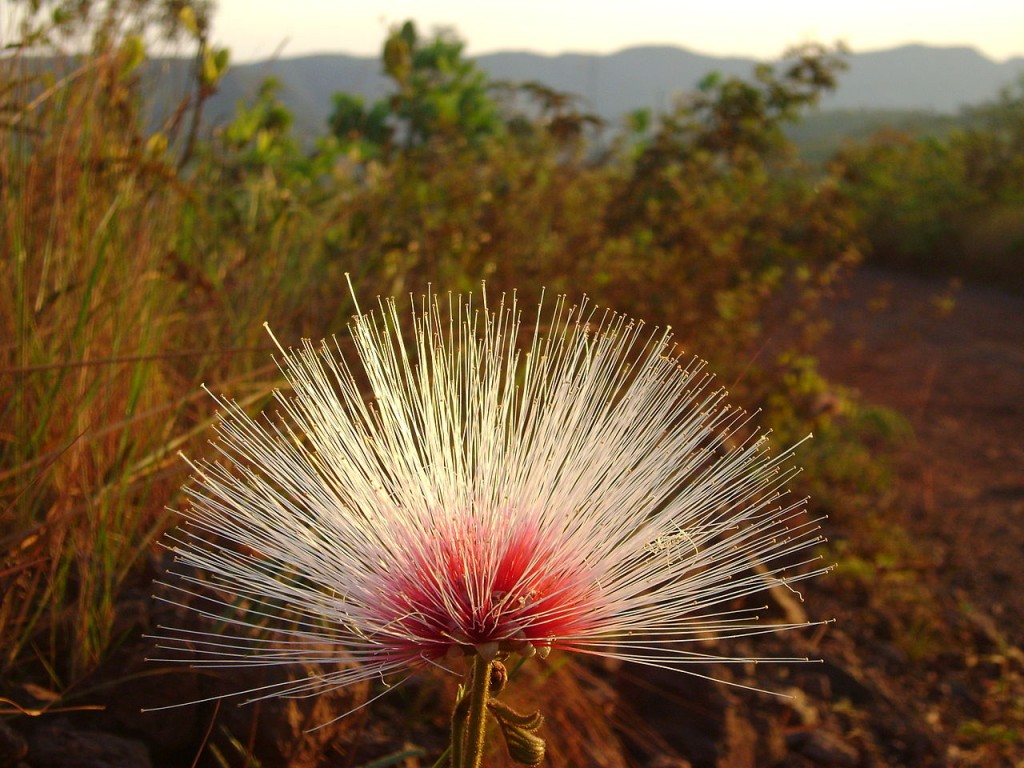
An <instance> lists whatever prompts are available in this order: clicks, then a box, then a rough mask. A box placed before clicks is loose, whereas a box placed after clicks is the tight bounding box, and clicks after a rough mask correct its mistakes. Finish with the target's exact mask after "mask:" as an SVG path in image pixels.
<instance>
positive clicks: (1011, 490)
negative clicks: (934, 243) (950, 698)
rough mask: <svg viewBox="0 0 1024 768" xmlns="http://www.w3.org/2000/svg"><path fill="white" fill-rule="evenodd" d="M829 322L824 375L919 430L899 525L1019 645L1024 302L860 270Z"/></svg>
mask: <svg viewBox="0 0 1024 768" xmlns="http://www.w3.org/2000/svg"><path fill="white" fill-rule="evenodd" d="M950 299H952V301H950ZM827 311H828V313H829V315H830V316H831V320H832V322H833V325H834V331H833V333H832V334H831V336H830V337H829V338H828V340H827V343H825V344H823V345H822V347H821V349H820V352H819V355H820V360H821V365H822V369H823V371H824V373H825V374H826V375H827V376H828V377H829V378H830V379H832V380H833V381H836V382H838V383H841V384H844V385H848V386H850V387H853V388H855V389H857V390H859V391H860V392H861V394H862V395H863V397H864V398H865V399H866V400H868V401H870V402H873V403H877V404H879V405H883V406H886V407H889V408H892V409H895V410H897V411H899V412H901V413H902V414H904V415H905V416H906V417H907V418H908V419H909V421H910V423H911V425H912V426H913V429H914V434H915V439H914V440H913V441H911V442H910V443H909V444H908V445H906V446H905V447H904V448H903V449H901V451H900V454H899V456H898V477H899V488H898V489H897V491H898V493H899V497H900V503H899V504H897V505H894V507H895V508H896V511H897V514H899V515H900V516H901V517H902V519H901V520H898V521H897V522H899V523H901V524H902V525H903V526H904V527H905V528H906V529H907V530H908V531H909V532H910V533H911V534H912V536H913V537H914V538H915V539H916V543H917V545H918V546H920V547H922V548H926V549H927V550H930V554H929V559H930V560H931V561H932V562H933V563H934V564H935V565H936V566H937V569H938V572H937V573H935V574H933V575H934V577H935V578H936V579H937V580H938V582H939V585H940V587H941V588H943V589H946V590H949V592H950V593H951V596H953V597H955V599H956V600H957V603H958V604H960V606H961V608H962V609H965V610H969V611H971V612H972V614H973V615H975V616H976V617H977V619H978V620H981V621H987V620H988V619H991V625H992V626H991V627H990V629H989V632H994V633H997V634H998V635H1001V636H1002V637H1003V638H1004V639H1005V640H1006V641H1008V642H1009V644H1011V645H1014V646H1017V647H1020V646H1022V645H1024V618H1022V617H1024V297H1021V296H1014V295H1010V294H1007V293H1003V292H1001V291H999V290H997V289H994V288H986V287H978V286H962V287H960V286H957V285H955V284H953V285H951V284H950V283H949V282H943V281H940V280H926V279H922V278H918V277H911V276H906V275H894V274H889V273H883V272H879V271H874V270H870V269H865V270H862V271H861V272H860V273H859V274H858V275H856V276H855V277H854V278H853V280H852V281H851V283H850V286H849V290H848V292H847V296H846V298H845V299H844V300H843V301H840V302H837V303H835V304H833V305H832V306H831V307H830V308H829V309H828V310H827Z"/></svg>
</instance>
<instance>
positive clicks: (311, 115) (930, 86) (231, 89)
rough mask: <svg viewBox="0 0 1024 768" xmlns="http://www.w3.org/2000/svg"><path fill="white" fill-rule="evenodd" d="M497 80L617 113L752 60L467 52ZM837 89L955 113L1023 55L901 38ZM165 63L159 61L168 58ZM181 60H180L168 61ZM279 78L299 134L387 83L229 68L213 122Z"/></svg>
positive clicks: (858, 61) (866, 56) (673, 53)
mask: <svg viewBox="0 0 1024 768" xmlns="http://www.w3.org/2000/svg"><path fill="white" fill-rule="evenodd" d="M473 58H474V60H475V61H476V62H477V64H478V65H479V66H480V67H481V69H483V70H484V71H485V72H487V73H488V74H489V75H490V76H491V77H492V78H493V79H495V80H512V81H528V80H536V81H540V82H542V83H544V84H545V85H548V86H550V87H552V88H554V89H556V90H560V91H564V92H568V93H574V94H576V95H578V96H580V97H581V98H582V99H583V103H584V106H585V108H586V109H589V110H592V111H594V112H596V113H597V114H599V115H601V116H602V117H605V118H606V119H608V120H611V121H616V120H618V119H619V118H620V117H621V116H622V115H623V114H625V113H626V112H629V111H631V110H634V109H637V108H643V107H646V108H651V109H654V110H661V109H666V108H668V107H669V106H670V105H671V103H672V100H673V99H674V98H675V96H676V95H677V94H679V93H682V92H685V91H687V90H692V89H693V88H695V87H696V85H697V83H698V82H699V81H700V80H701V79H702V78H703V77H704V76H705V75H707V74H708V73H709V72H712V71H718V72H721V73H722V74H723V75H726V76H730V75H736V76H740V77H747V76H749V75H750V73H751V72H752V71H753V68H754V67H755V66H756V65H757V63H758V61H757V60H755V59H752V58H751V59H746V58H736V57H728V58H726V57H716V56H708V55H703V54H699V53H694V52H692V51H689V50H686V49H684V48H676V47H671V46H640V47H634V48H627V49H625V50H622V51H619V52H617V53H612V54H605V55H597V54H580V53H565V54H559V55H554V56H548V55H543V54H536V53H526V52H515V51H510V52H499V53H490V54H484V55H481V56H477V57H473ZM847 61H848V63H849V69H847V70H846V71H845V72H843V73H842V74H841V76H840V81H839V87H838V89H837V90H836V92H835V93H833V94H831V95H829V96H828V97H826V98H825V99H824V100H823V102H822V108H823V109H827V110H833V109H846V110H854V109H895V110H918V111H920V110H924V111H933V112H937V113H946V114H952V113H955V112H956V111H957V110H958V109H959V108H960V107H962V106H965V105H969V104H978V103H980V102H984V101H988V100H991V99H993V98H995V96H996V95H997V94H998V92H999V90H1000V89H1001V88H1004V87H1006V86H1008V85H1011V84H1012V83H1013V82H1014V81H1015V80H1017V79H1018V78H1019V77H1022V76H1024V57H1015V58H1013V59H1009V60H1007V61H1004V62H996V61H993V60H992V59H990V58H988V57H986V56H984V55H983V54H981V53H979V52H978V51H977V50H975V49H973V48H966V47H932V46H925V45H906V46H901V47H898V48H892V49H886V50H880V51H869V52H864V53H855V54H851V55H849V57H848V59H847ZM167 65H168V62H164V66H167ZM177 66H184V63H183V62H178V63H176V64H171V67H172V68H174V67H177ZM269 76H273V77H276V78H278V79H279V80H280V81H281V82H282V84H283V86H284V87H283V89H282V94H281V95H282V99H283V100H284V102H285V103H286V104H287V105H288V107H289V108H290V109H291V110H292V111H293V113H294V114H295V116H296V121H297V127H298V129H299V130H300V132H321V131H323V129H324V126H325V121H326V119H327V116H328V115H329V114H330V111H331V107H332V102H331V95H332V94H334V93H337V92H339V91H345V92H348V93H355V94H361V95H363V96H365V97H366V98H367V100H373V99H376V98H379V97H380V96H382V95H384V94H386V93H387V92H388V90H389V81H388V80H387V79H386V78H385V77H383V76H382V75H381V65H380V61H379V59H378V58H372V57H357V56H348V55H344V54H322V55H313V56H302V57H296V58H287V59H278V60H272V61H267V62H260V63H251V64H239V65H236V66H233V67H232V68H231V69H230V70H229V72H228V74H227V75H226V77H225V79H224V81H223V82H222V84H221V87H220V90H219V92H218V94H217V95H216V96H214V98H213V99H212V100H211V103H210V104H209V106H208V110H207V116H208V118H209V120H210V121H211V122H214V123H216V122H223V121H224V120H225V119H227V118H228V117H229V116H230V115H231V114H232V112H233V110H234V108H235V104H236V102H237V101H238V100H239V99H250V98H252V96H253V95H254V94H255V92H256V89H257V88H258V86H259V83H260V82H261V81H262V80H263V79H264V78H266V77H269Z"/></svg>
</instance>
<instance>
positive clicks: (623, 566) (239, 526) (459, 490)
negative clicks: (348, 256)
mask: <svg viewBox="0 0 1024 768" xmlns="http://www.w3.org/2000/svg"><path fill="white" fill-rule="evenodd" d="M410 305H411V306H410V310H411V311H410V314H411V318H412V320H411V325H410V327H409V328H408V333H406V332H403V323H402V319H401V315H402V314H403V313H401V312H400V311H399V309H398V307H397V304H396V302H395V301H394V300H387V301H381V302H380V304H379V308H378V312H377V313H375V314H363V313H362V312H360V313H359V314H358V315H357V316H356V317H355V319H354V321H353V323H352V325H351V327H350V332H351V336H352V342H353V345H354V349H355V355H354V357H353V356H352V355H351V354H350V355H345V354H343V353H342V345H341V344H340V343H338V342H337V341H331V342H327V341H325V342H322V343H321V344H320V345H319V346H314V345H313V344H312V343H310V342H305V343H304V344H303V346H302V348H301V349H299V350H295V351H287V352H286V351H284V350H283V349H282V357H281V359H280V361H279V366H280V368H281V371H282V372H283V374H284V376H285V377H286V379H287V381H288V383H289V384H290V386H291V390H292V392H291V394H285V393H282V392H277V393H276V398H277V407H278V408H279V409H280V412H279V413H277V414H274V415H268V416H263V417H260V418H255V419H254V418H250V417H249V416H248V415H246V413H245V412H243V410H242V408H240V407H239V406H238V405H237V404H235V403H234V402H231V401H229V400H223V399H218V404H219V406H220V408H221V409H222V413H221V418H220V421H219V424H218V426H217V427H216V429H217V433H218V435H219V439H218V440H217V441H215V443H214V444H215V446H216V448H217V450H218V451H219V457H218V458H217V459H216V460H214V461H199V462H196V463H194V464H193V465H192V467H193V469H194V479H193V483H192V485H191V487H190V488H189V489H188V494H189V496H190V497H191V503H190V505H189V506H188V508H187V509H185V510H184V511H183V512H182V514H183V515H184V517H185V519H186V524H185V526H184V527H183V528H182V529H181V530H179V531H178V532H177V533H176V534H175V537H174V539H173V540H172V542H171V543H170V546H171V548H172V549H173V551H174V554H175V559H176V562H177V564H178V565H177V567H176V571H177V576H178V579H179V580H180V582H181V583H179V584H178V586H177V589H179V590H181V591H182V592H184V593H187V594H189V595H190V597H189V598H188V599H187V600H186V601H185V602H187V603H188V604H189V605H190V606H192V607H193V608H194V609H195V610H198V611H200V612H201V613H203V614H204V615H206V616H207V617H208V618H212V619H215V620H216V621H218V622H220V626H221V627H225V626H226V627H227V629H228V630H230V629H231V628H232V627H234V628H236V629H238V630H240V631H239V632H238V633H237V637H235V638H234V639H232V638H231V637H228V636H225V635H222V634H216V635H215V634H212V633H211V634H205V633H201V632H196V631H194V630H192V631H186V630H167V629H164V630H163V632H164V633H165V635H164V636H163V637H162V638H161V639H162V643H163V644H164V645H165V646H169V647H172V648H178V649H185V650H187V651H188V655H189V656H190V657H191V659H190V660H191V662H192V663H193V664H198V665H210V666H246V665H304V664H307V663H311V662H315V663H317V664H319V665H320V668H321V669H323V670H324V671H323V672H322V673H319V674H316V675H314V676H313V677H310V678H306V679H301V680H298V681H292V682H287V683H282V684H280V685H278V686H270V687H268V688H264V689H257V690H255V691H249V692H247V693H248V694H249V695H250V696H251V697H253V698H263V697H266V696H273V695H303V694H307V693H311V692H314V691H318V690H325V689H329V688H332V687H340V686H345V685H348V684H350V683H353V682H356V681H360V680H366V679H372V678H379V679H385V680H388V681H391V682H399V681H401V680H402V679H404V677H405V676H407V675H408V674H409V673H411V672H413V671H415V670H416V669H417V668H423V667H428V666H442V667H443V666H445V664H446V663H448V660H449V659H451V658H452V657H461V656H469V657H472V658H474V659H477V660H481V659H482V660H483V661H484V662H485V663H490V662H491V661H492V660H493V659H496V658H497V659H499V660H500V659H502V658H505V657H507V656H508V655H510V654H513V653H515V654H520V655H523V656H532V655H534V654H539V655H541V656H546V655H547V654H548V653H549V652H550V651H552V650H557V651H571V652H574V653H579V654H586V655H591V656H601V657H608V658H612V659H619V660H623V661H628V662H636V663H639V664H647V665H652V666H656V667H664V668H670V669H677V670H680V671H684V672H690V673H693V674H700V672H699V669H700V667H701V666H702V665H707V664H709V663H719V662H723V661H730V660H731V661H751V659H750V658H747V657H744V658H742V659H729V658H726V657H721V656H717V655H712V654H709V653H708V651H707V640H708V639H709V638H718V639H723V640H725V639H729V638H737V637H743V636H748V635H755V634H760V633H764V632H772V631H776V630H780V629H789V628H793V627H794V626H802V625H798V624H777V623H774V624H772V623H762V622H761V621H760V620H759V619H758V615H757V614H758V611H760V610H763V608H764V606H763V605H762V606H757V607H743V605H742V604H738V603H742V601H739V600H738V599H739V598H746V597H748V596H750V595H753V594H755V593H759V592H763V591H765V590H767V589H769V588H772V587H773V586H777V585H780V584H781V585H785V586H786V587H789V585H790V584H791V583H793V582H795V581H798V580H800V579H803V578H807V577H808V576H812V575H815V574H817V573H821V572H822V571H823V570H825V569H824V568H822V567H821V566H820V565H814V564H812V563H813V562H814V560H815V559H816V558H814V557H812V556H811V555H810V554H808V553H806V550H807V549H808V548H810V547H812V546H813V545H814V544H816V543H818V542H820V541H821V539H820V536H819V535H818V533H817V524H816V523H815V522H813V521H809V520H807V519H806V514H805V511H804V509H803V507H804V502H803V500H792V499H790V497H789V495H788V492H787V483H788V482H789V481H790V480H791V479H792V477H793V475H794V474H795V472H796V470H795V469H794V468H792V467H791V466H790V464H789V461H790V458H791V452H790V451H784V452H782V453H781V454H779V455H775V456H773V455H772V454H771V453H770V452H769V449H768V444H767V439H766V437H765V436H763V435H761V434H759V433H758V432H757V430H755V429H753V428H752V425H751V423H750V418H749V416H748V415H747V414H746V413H745V412H743V411H741V410H739V409H736V408H733V407H730V406H729V405H728V404H727V402H726V400H725V397H726V393H725V392H724V391H722V390H721V389H719V388H717V387H715V386H714V383H713V380H712V377H711V376H710V375H709V374H708V373H707V372H706V369H705V364H704V363H703V362H701V361H699V360H696V359H685V358H683V357H682V353H681V352H679V351H678V350H677V349H676V348H675V347H674V345H673V343H672V341H671V334H670V331H668V330H650V329H648V328H647V327H645V325H644V324H643V323H642V322H639V321H635V320H631V319H629V318H627V317H624V316H622V315H619V314H616V313H613V312H611V311H607V310H603V309H598V308H596V307H594V306H592V305H591V304H589V303H588V302H586V301H584V302H582V303H581V304H580V305H578V306H577V305H571V304H570V303H568V302H567V301H566V300H565V299H558V300H556V301H554V302H553V304H551V305H549V306H547V307H545V306H544V304H543V302H542V303H541V305H540V306H539V307H538V309H537V314H536V318H535V322H534V323H531V324H528V325H523V324H522V321H521V314H522V313H521V309H520V307H519V305H518V304H517V301H516V299H515V297H514V296H513V297H507V296H503V297H502V298H501V300H500V302H499V303H498V305H497V306H496V307H495V306H489V305H488V304H487V300H486V297H482V298H475V297H462V296H446V297H441V296H437V295H429V296H426V297H423V298H422V299H420V300H418V301H417V300H411V301H410ZM801 552H804V553H805V555H803V556H801V555H800V554H799V553H801ZM211 588H212V590H213V591H212V592H210V589H211ZM790 588H791V587H790ZM218 595H219V596H218ZM239 603H240V604H243V605H244V606H245V612H243V613H241V614H238V615H236V614H234V613H233V612H232V611H231V610H229V609H230V608H231V606H232V605H234V604H239ZM271 618H273V619H276V620H279V621H280V620H283V621H284V622H286V623H285V624H283V625H281V628H279V629H276V630H274V631H272V632H270V633H269V636H262V635H256V634H254V633H252V632H247V631H244V630H248V629H252V628H260V627H263V626H264V625H265V624H267V622H268V621H269V620H270V619H271ZM218 631H223V630H218ZM787 660H795V659H787ZM485 696H486V694H485ZM509 717H511V716H509ZM457 764H458V763H457ZM466 764H467V765H468V764H469V763H466Z"/></svg>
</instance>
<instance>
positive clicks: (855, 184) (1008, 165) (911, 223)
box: [830, 78, 1024, 290]
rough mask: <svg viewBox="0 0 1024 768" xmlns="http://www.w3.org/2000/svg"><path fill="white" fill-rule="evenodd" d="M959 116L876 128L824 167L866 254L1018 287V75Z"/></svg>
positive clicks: (1022, 154)
mask: <svg viewBox="0 0 1024 768" xmlns="http://www.w3.org/2000/svg"><path fill="white" fill-rule="evenodd" d="M962 118H963V120H962V122H963V124H964V125H965V126H966V127H961V128H959V129H956V130H950V131H949V132H948V133H947V134H946V135H943V136H941V137H935V136H933V137H919V136H912V135H909V134H906V133H901V132H896V131H883V132H879V133H877V134H875V135H874V136H873V137H872V138H871V139H869V140H868V141H866V142H861V143H857V144H851V145H848V146H847V147H845V148H844V149H843V150H842V151H841V152H839V153H838V154H837V156H836V157H835V159H834V161H833V163H832V165H831V168H830V172H831V174H833V175H835V176H838V177H839V178H840V179H841V188H842V190H843V192H844V194H845V195H847V196H848V197H849V198H850V199H851V200H852V201H853V202H854V203H855V205H856V207H857V210H858V212H859V213H858V216H859V220H860V225H861V227H862V229H863V231H864V234H865V236H866V237H867V239H868V241H869V243H870V249H869V251H868V254H869V258H870V259H871V260H872V261H874V262H876V263H878V264H884V265H887V266H894V267H898V268H903V269H910V270H915V271H918V272H924V273H931V274H942V275H956V276H961V277H965V278H973V279H981V280H986V281H989V282H993V283H997V284H999V285H1001V286H1003V287H1009V288H1013V289H1016V290H1024V269H1022V267H1024V78H1022V79H1021V80H1019V81H1018V82H1017V83H1016V85H1015V86H1013V87H1010V88H1007V89H1005V90H1004V91H1003V92H1002V93H1001V94H1000V96H999V98H998V99H997V100H996V101H994V102H992V103H990V104H984V105H981V106H978V107H973V108H969V109H966V110H964V114H963V116H962Z"/></svg>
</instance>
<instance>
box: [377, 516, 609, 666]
mask: <svg viewBox="0 0 1024 768" xmlns="http://www.w3.org/2000/svg"><path fill="white" fill-rule="evenodd" d="M510 514H511V513H510ZM459 524H460V525H461V529H453V530H450V531H449V532H441V531H437V532H432V533H424V538H423V540H422V541H421V542H418V543H419V546H418V547H417V548H416V549H415V550H413V551H411V552H410V556H409V562H408V563H407V565H406V566H405V567H404V568H403V569H402V570H401V571H400V572H392V573H389V574H387V575H386V576H385V577H384V579H383V580H382V584H381V589H380V606H379V608H380V613H379V614H378V617H377V618H378V620H379V621H380V624H381V633H380V635H378V636H377V637H376V639H377V640H378V642H381V645H382V648H385V649H386V651H385V652H386V653H387V655H389V656H391V655H393V654H397V655H401V656H407V657H409V658H410V660H411V659H413V658H416V657H424V658H440V657H442V656H445V655H446V654H448V653H450V652H453V651H455V652H459V651H461V652H464V653H469V652H472V651H473V649H474V648H475V647H479V646H486V645H489V644H497V645H498V647H499V648H500V649H501V650H508V651H517V652H520V653H530V652H532V651H533V650H534V649H536V648H541V649H546V648H550V647H551V646H552V645H556V644H557V642H558V639H559V638H563V637H572V636H573V635H575V634H576V633H578V632H579V631H580V630H582V629H585V628H587V627H589V626H591V624H592V622H593V620H594V618H595V616H594V614H595V609H596V608H597V598H598V595H599V590H598V586H597V583H596V581H595V580H594V578H593V576H592V575H591V573H590V569H589V568H588V567H587V565H586V564H585V563H584V562H582V559H581V558H572V562H566V561H567V558H566V556H565V555H564V554H559V553H558V551H557V548H556V547H555V546H554V545H553V544H552V543H551V542H544V541H541V537H540V535H539V533H538V531H537V529H536V527H535V526H532V525H526V524H518V525H517V524H515V523H505V524H494V525H482V524H481V523H479V522H478V521H474V520H472V519H470V520H466V521H462V520H460V521H459ZM530 646H532V648H531V647H530ZM492 647H493V646H492Z"/></svg>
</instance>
